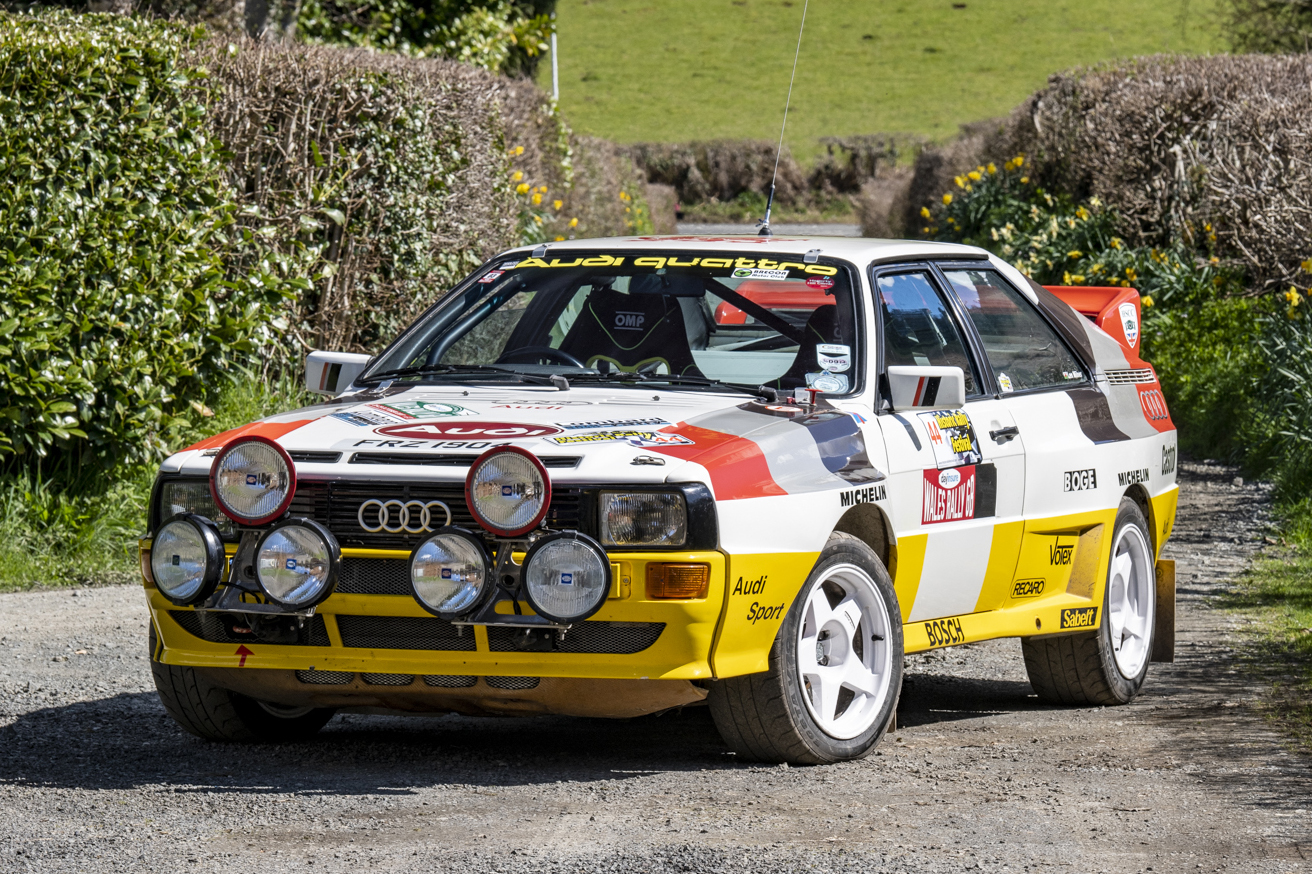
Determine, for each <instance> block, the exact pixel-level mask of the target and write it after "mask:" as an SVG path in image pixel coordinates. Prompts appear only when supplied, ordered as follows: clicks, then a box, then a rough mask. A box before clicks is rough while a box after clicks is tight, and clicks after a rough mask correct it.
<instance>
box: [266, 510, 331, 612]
mask: <svg viewBox="0 0 1312 874" xmlns="http://www.w3.org/2000/svg"><path fill="white" fill-rule="evenodd" d="M341 556H342V550H341V548H340V547H339V546H338V545H337V538H335V537H333V536H332V534H331V533H329V531H328V529H327V528H325V527H323V526H322V525H320V524H319V523H318V522H315V521H314V520H312V519H288V520H287V521H286V522H284V523H282V524H281V525H277V526H275V527H273V528H270V529H269V530H268V531H266V532H265V533H264V536H263V537H261V538H260V541H259V543H257V544H256V546H255V576H256V579H258V580H259V583H260V588H261V589H263V590H264V594H266V595H268V596H269V600H270V601H273V602H274V603H275V604H277V605H279V606H280V607H286V608H289V609H292V610H304V609H305V608H307V607H313V606H314V605H315V604H318V603H319V602H321V601H323V600H324V599H325V598H327V597H328V596H329V595H331V594H332V593H333V587H334V586H336V585H337V569H338V566H339V565H340V564H341Z"/></svg>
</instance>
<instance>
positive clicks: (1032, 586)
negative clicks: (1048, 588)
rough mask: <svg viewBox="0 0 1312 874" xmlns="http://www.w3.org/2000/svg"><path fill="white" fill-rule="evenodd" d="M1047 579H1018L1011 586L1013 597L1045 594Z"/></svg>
mask: <svg viewBox="0 0 1312 874" xmlns="http://www.w3.org/2000/svg"><path fill="white" fill-rule="evenodd" d="M1045 582H1046V581H1045V580H1017V581H1016V582H1015V584H1013V585H1012V587H1011V597H1013V598H1037V597H1038V596H1039V595H1042V594H1043V586H1044V584H1045Z"/></svg>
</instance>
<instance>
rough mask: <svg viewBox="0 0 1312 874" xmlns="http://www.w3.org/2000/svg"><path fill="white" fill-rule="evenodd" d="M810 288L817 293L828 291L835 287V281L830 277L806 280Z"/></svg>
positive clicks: (813, 277) (815, 277)
mask: <svg viewBox="0 0 1312 874" xmlns="http://www.w3.org/2000/svg"><path fill="white" fill-rule="evenodd" d="M806 285H807V287H808V288H814V289H815V290H816V291H828V290H829V289H831V288H833V287H834V281H833V280H832V279H830V278H829V277H828V276H812V277H811V278H810V279H808V280H806Z"/></svg>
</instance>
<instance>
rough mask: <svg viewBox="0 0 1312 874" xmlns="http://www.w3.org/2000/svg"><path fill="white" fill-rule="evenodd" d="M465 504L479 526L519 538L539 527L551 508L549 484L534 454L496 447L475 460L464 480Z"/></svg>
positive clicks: (512, 448) (517, 448)
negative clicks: (549, 507) (548, 508)
mask: <svg viewBox="0 0 1312 874" xmlns="http://www.w3.org/2000/svg"><path fill="white" fill-rule="evenodd" d="M465 500H466V501H467V502H468V504H469V512H471V513H472V514H473V515H474V518H475V519H476V520H477V521H478V524H479V525H482V526H483V527H484V528H486V529H487V530H488V531H491V532H492V533H493V534H500V535H501V536H503V537H518V536H519V535H521V534H526V533H528V532H529V531H532V530H533V529H534V528H536V527H538V524H539V523H541V522H542V519H543V517H544V516H546V515H547V507H548V506H549V505H550V504H551V480H550V478H549V477H548V476H547V469H546V468H545V467H543V466H542V462H540V461H538V460H537V457H536V456H534V455H533V453H531V452H529V451H528V450H525V449H520V448H519V447H518V446H499V447H497V448H496V449H489V450H488V451H487V452H484V453H483V454H482V455H480V456H479V457H478V459H477V460H476V461H475V462H474V464H473V465H472V466H471V467H470V468H469V475H468V476H467V477H465Z"/></svg>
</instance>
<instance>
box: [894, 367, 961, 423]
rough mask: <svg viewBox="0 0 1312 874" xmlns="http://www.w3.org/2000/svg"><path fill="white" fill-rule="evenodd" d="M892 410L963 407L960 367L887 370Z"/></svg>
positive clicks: (896, 368) (952, 408) (897, 368)
mask: <svg viewBox="0 0 1312 874" xmlns="http://www.w3.org/2000/svg"><path fill="white" fill-rule="evenodd" d="M888 388H889V393H890V394H891V395H892V398H891V399H892V401H893V409H894V410H896V411H897V412H899V413H900V412H904V411H906V410H955V409H958V408H960V407H964V406H965V405H966V377H965V375H964V374H963V373H962V372H961V368H960V367H899V366H894V367H890V368H888Z"/></svg>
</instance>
